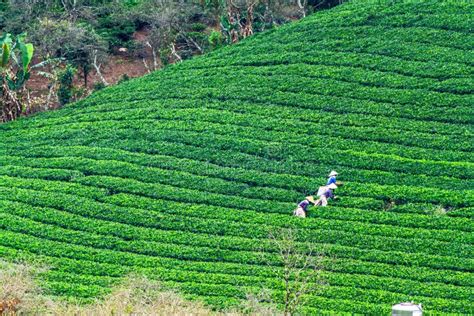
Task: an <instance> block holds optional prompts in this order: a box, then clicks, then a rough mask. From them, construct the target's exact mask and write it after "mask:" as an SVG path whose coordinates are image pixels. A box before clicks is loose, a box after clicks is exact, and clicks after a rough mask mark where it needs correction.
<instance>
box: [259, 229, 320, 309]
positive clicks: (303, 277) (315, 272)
mask: <svg viewBox="0 0 474 316" xmlns="http://www.w3.org/2000/svg"><path fill="white" fill-rule="evenodd" d="M297 240H298V230H297V229H294V228H282V229H280V230H278V231H276V232H271V233H270V234H269V241H270V243H269V245H268V247H269V248H270V249H265V248H263V249H262V254H265V253H268V252H270V251H274V252H275V253H276V256H277V261H278V263H279V265H278V266H275V265H274V263H273V262H270V261H267V263H268V265H269V267H270V268H271V269H272V271H273V273H274V274H275V275H276V276H277V277H278V279H279V280H280V281H281V282H282V283H283V287H284V294H283V303H284V311H283V312H284V315H295V314H296V313H297V312H298V309H299V308H300V307H301V306H302V305H304V304H305V300H306V295H307V294H310V293H311V294H317V293H319V292H320V291H321V290H322V289H323V287H324V283H323V280H322V277H321V271H322V269H323V267H324V265H323V263H324V255H323V252H321V251H317V250H316V249H315V248H314V246H312V245H311V244H309V245H305V247H302V245H301V244H300V243H298V242H297Z"/></svg>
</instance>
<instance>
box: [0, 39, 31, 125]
mask: <svg viewBox="0 0 474 316" xmlns="http://www.w3.org/2000/svg"><path fill="white" fill-rule="evenodd" d="M25 37H26V34H21V35H18V36H17V37H16V38H14V37H13V36H12V35H11V34H9V33H5V34H4V35H3V36H2V37H1V38H0V46H1V52H0V84H1V87H0V103H1V104H0V107H1V111H2V112H1V120H2V121H4V122H5V121H10V120H14V119H16V118H17V117H18V116H19V115H20V114H21V113H22V111H23V105H22V101H21V98H20V97H19V95H18V94H19V93H20V92H21V91H22V90H23V89H24V87H25V83H26V81H27V80H28V79H29V78H30V63H31V59H32V58H33V52H34V48H33V44H31V43H25Z"/></svg>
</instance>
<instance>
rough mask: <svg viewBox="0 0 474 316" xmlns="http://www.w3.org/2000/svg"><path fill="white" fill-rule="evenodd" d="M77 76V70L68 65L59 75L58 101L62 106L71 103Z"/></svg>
mask: <svg viewBox="0 0 474 316" xmlns="http://www.w3.org/2000/svg"><path fill="white" fill-rule="evenodd" d="M75 74H76V68H74V67H72V66H71V65H69V64H68V65H66V67H65V68H64V69H63V70H62V71H61V72H60V73H59V74H58V81H59V89H58V100H59V104H61V105H65V104H67V103H69V102H70V101H71V98H72V96H73V87H74V85H73V80H74V75H75Z"/></svg>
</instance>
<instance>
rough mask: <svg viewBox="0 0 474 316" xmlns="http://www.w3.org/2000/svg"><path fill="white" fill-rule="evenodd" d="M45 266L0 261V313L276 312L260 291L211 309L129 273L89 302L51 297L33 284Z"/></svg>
mask: <svg viewBox="0 0 474 316" xmlns="http://www.w3.org/2000/svg"><path fill="white" fill-rule="evenodd" d="M44 271H46V269H38V268H36V267H32V266H29V265H28V264H24V263H22V264H11V263H6V262H1V261H0V315H75V316H89V315H91V316H92V315H94V316H96V315H97V316H111V315H194V316H201V315H219V316H220V315H226V316H238V315H277V314H279V313H278V312H276V310H275V309H273V308H271V307H267V306H268V304H267V306H264V305H262V304H261V302H262V301H264V302H265V301H266V300H265V299H262V296H261V295H249V296H248V299H247V301H245V302H243V303H242V306H241V307H239V308H236V309H234V310H229V311H224V312H222V311H220V312H217V311H212V310H211V309H209V308H208V307H207V306H205V305H204V304H203V303H201V302H197V301H188V300H185V299H184V298H183V297H182V296H181V295H179V294H178V293H177V292H175V291H173V290H169V289H165V288H163V287H162V286H161V285H160V283H159V282H158V281H154V280H150V279H148V278H146V277H144V276H138V275H132V276H129V277H127V278H126V279H125V280H124V282H123V283H122V284H121V285H120V286H117V287H116V288H115V289H114V290H113V291H112V293H111V294H110V295H108V296H107V297H105V298H103V299H101V300H97V301H96V302H94V303H93V304H89V305H79V304H73V303H70V302H63V301H57V300H53V299H51V298H49V297H47V296H46V295H44V293H42V291H41V288H40V287H38V286H37V284H36V282H35V278H36V277H37V275H38V273H41V272H44Z"/></svg>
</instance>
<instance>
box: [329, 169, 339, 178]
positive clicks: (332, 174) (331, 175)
mask: <svg viewBox="0 0 474 316" xmlns="http://www.w3.org/2000/svg"><path fill="white" fill-rule="evenodd" d="M338 174H339V173H337V172H336V171H334V170H333V171H331V173H329V177H333V176H337V175H338Z"/></svg>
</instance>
